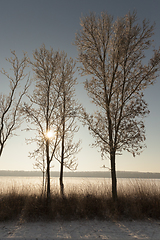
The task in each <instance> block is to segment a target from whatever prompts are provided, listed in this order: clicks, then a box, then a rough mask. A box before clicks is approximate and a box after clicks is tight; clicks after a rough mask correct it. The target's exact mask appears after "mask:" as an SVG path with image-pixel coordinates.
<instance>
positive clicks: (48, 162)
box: [46, 139, 50, 201]
mask: <svg viewBox="0 0 160 240" xmlns="http://www.w3.org/2000/svg"><path fill="white" fill-rule="evenodd" d="M46 156H47V199H48V201H49V200H50V161H49V139H47V140H46Z"/></svg>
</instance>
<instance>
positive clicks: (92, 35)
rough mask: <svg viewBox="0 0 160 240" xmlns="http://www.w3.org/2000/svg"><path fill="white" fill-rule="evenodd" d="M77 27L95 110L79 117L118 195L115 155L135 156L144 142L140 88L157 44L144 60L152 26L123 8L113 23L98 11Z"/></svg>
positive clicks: (148, 78)
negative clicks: (108, 164) (104, 158)
mask: <svg viewBox="0 0 160 240" xmlns="http://www.w3.org/2000/svg"><path fill="white" fill-rule="evenodd" d="M81 26H82V29H81V30H80V31H79V32H78V33H77V34H76V40H75V45H77V48H78V51H79V58H78V59H79V62H81V63H82V66H81V67H80V69H81V74H82V75H90V76H92V78H91V79H90V80H86V81H85V89H86V90H87V92H88V95H89V97H90V98H91V99H92V102H93V103H94V104H95V105H96V109H97V111H96V112H95V113H94V114H93V115H90V114H88V113H87V112H86V111H85V110H84V111H83V120H84V123H85V124H87V125H88V127H89V130H90V132H91V134H92V135H93V137H94V138H95V144H94V146H98V147H100V149H101V152H102V155H103V156H104V155H105V156H107V155H108V154H109V156H110V162H111V176H112V196H113V200H114V201H116V200H117V181H116V168H115V156H116V154H121V152H122V151H123V150H127V151H129V152H131V153H132V154H133V156H135V155H136V154H140V152H141V151H142V148H143V147H144V146H145V144H144V140H145V126H144V121H143V118H144V117H145V116H146V115H147V114H148V113H149V111H148V108H147V103H146V102H145V100H144V90H145V89H146V88H147V87H148V86H149V85H151V84H153V83H154V82H155V79H156V78H157V76H158V75H157V72H158V70H159V63H160V50H154V51H153V57H152V58H151V59H150V60H149V62H148V63H146V60H145V61H144V59H145V53H146V50H148V49H150V48H151V47H152V35H153V31H154V26H150V24H149V22H148V21H146V20H144V21H143V22H142V25H140V24H138V23H137V19H136V13H135V12H133V13H132V14H131V13H128V14H127V15H126V16H125V17H122V18H118V19H117V21H115V22H114V23H113V17H112V16H110V15H108V14H107V13H104V12H102V13H101V16H98V17H97V16H96V14H94V13H91V14H90V15H89V16H86V17H82V18H81Z"/></svg>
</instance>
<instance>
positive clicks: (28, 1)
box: [0, 0, 160, 172]
mask: <svg viewBox="0 0 160 240" xmlns="http://www.w3.org/2000/svg"><path fill="white" fill-rule="evenodd" d="M133 10H137V16H138V21H139V22H140V23H141V22H142V20H143V19H144V18H147V19H149V20H150V22H151V24H152V23H154V22H155V23H156V28H155V35H154V40H155V46H156V47H157V48H158V46H159V45H160V14H159V11H160V1H159V0H112V1H111V0H14V1H13V0H0V35H1V37H0V68H2V67H4V68H6V70H7V69H8V65H6V62H5V58H6V57H10V56H11V54H10V50H15V51H16V53H17V55H18V56H19V57H21V56H22V53H23V51H26V52H27V53H28V55H29V56H32V52H33V51H34V49H35V48H39V47H40V46H41V45H42V44H43V43H44V44H45V45H46V48H48V49H49V48H50V47H52V48H53V49H54V50H64V51H65V52H66V53H67V54H68V57H72V58H76V57H77V55H78V53H77V50H76V47H75V46H73V45H72V42H73V41H74V38H75V33H76V31H78V30H79V29H80V24H79V23H80V17H81V15H82V14H83V15H86V14H89V12H91V11H94V12H96V13H97V14H100V13H101V12H102V11H107V12H108V13H109V14H111V15H113V16H114V18H115V19H116V18H117V17H118V16H119V17H120V16H124V15H125V14H126V13H128V12H129V11H131V12H132V11H133ZM76 76H77V77H78V83H79V85H78V86H77V98H78V99H79V101H80V102H81V103H82V104H84V105H85V106H87V107H88V108H90V105H89V100H88V98H87V96H86V93H85V90H84V89H83V84H82V82H83V80H84V79H82V78H81V77H80V76H78V74H76ZM0 86H1V89H0V92H2V91H3V92H5V91H6V92H7V85H6V84H5V83H4V78H3V76H2V75H0ZM159 91H160V78H158V79H157V83H156V84H155V85H154V86H152V87H150V88H149V89H148V90H147V91H146V94H145V99H146V101H147V102H148V104H149V110H150V115H149V116H148V117H147V118H146V120H145V125H146V137H147V140H146V144H147V149H145V150H144V152H143V153H142V154H141V155H140V156H138V157H136V158H133V157H132V155H131V154H129V153H124V154H123V155H122V156H119V157H117V160H116V167H117V170H125V171H148V172H160V94H159ZM91 108H92V109H93V107H91ZM17 133H18V135H19V136H17V137H13V138H12V139H10V140H9V141H8V142H7V145H6V146H5V148H4V152H3V154H2V157H1V158H0V169H1V170H7V169H8V170H33V162H34V161H33V160H32V159H30V158H29V157H28V152H29V151H30V150H32V149H33V146H31V145H26V143H25V138H26V137H29V136H31V133H27V134H26V133H25V132H23V131H21V130H19V131H18V132H17ZM76 138H77V139H82V150H81V152H80V153H79V154H78V156H77V157H78V164H79V165H78V171H90V170H92V171H99V170H102V168H101V166H102V165H103V164H105V165H106V166H108V167H110V162H109V160H105V161H102V160H101V156H100V153H99V152H98V149H93V148H91V147H90V146H89V145H90V144H91V143H93V141H94V139H93V138H92V137H91V136H90V135H89V133H88V131H87V128H84V127H82V126H81V128H80V131H79V134H78V135H77V137H76ZM53 164H54V165H55V167H54V168H53V170H59V164H58V163H56V162H54V163H53Z"/></svg>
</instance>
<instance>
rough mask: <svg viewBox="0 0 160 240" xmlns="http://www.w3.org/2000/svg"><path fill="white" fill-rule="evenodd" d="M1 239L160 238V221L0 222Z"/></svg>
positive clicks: (127, 239)
mask: <svg viewBox="0 0 160 240" xmlns="http://www.w3.org/2000/svg"><path fill="white" fill-rule="evenodd" d="M0 239H34V240H38V239H45V240H46V239H52V240H62V239H74V240H83V239H88V240H91V239H117V240H118V239H123V240H125V239H126V240H130V239H153V240H159V239H160V221H149V220H148V221H97V220H88V221H87V220H84V221H55V222H43V221H41V222H24V223H19V222H1V223H0Z"/></svg>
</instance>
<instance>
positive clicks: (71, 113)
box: [55, 52, 80, 196]
mask: <svg viewBox="0 0 160 240" xmlns="http://www.w3.org/2000/svg"><path fill="white" fill-rule="evenodd" d="M74 68H75V62H74V61H73V59H72V58H70V59H68V58H67V54H65V53H64V52H62V53H61V66H60V75H61V78H62V89H61V94H60V106H59V114H60V117H61V118H62V124H61V129H60V134H61V145H59V147H58V148H57V151H56V155H55V158H56V159H57V160H58V161H59V162H60V165H61V167H60V191H61V195H62V196H63V195H64V184H63V168H64V166H65V167H67V168H69V169H70V170H75V169H76V168H77V161H76V158H75V154H77V153H78V152H79V150H80V148H79V147H80V141H78V142H77V143H74V141H73V138H74V133H76V132H78V130H79V128H78V126H77V124H76V116H77V112H78V111H79V108H80V106H79V104H78V103H77V101H76V100H75V85H76V84H77V82H76V78H74V77H73V75H74V73H75V71H74Z"/></svg>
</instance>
